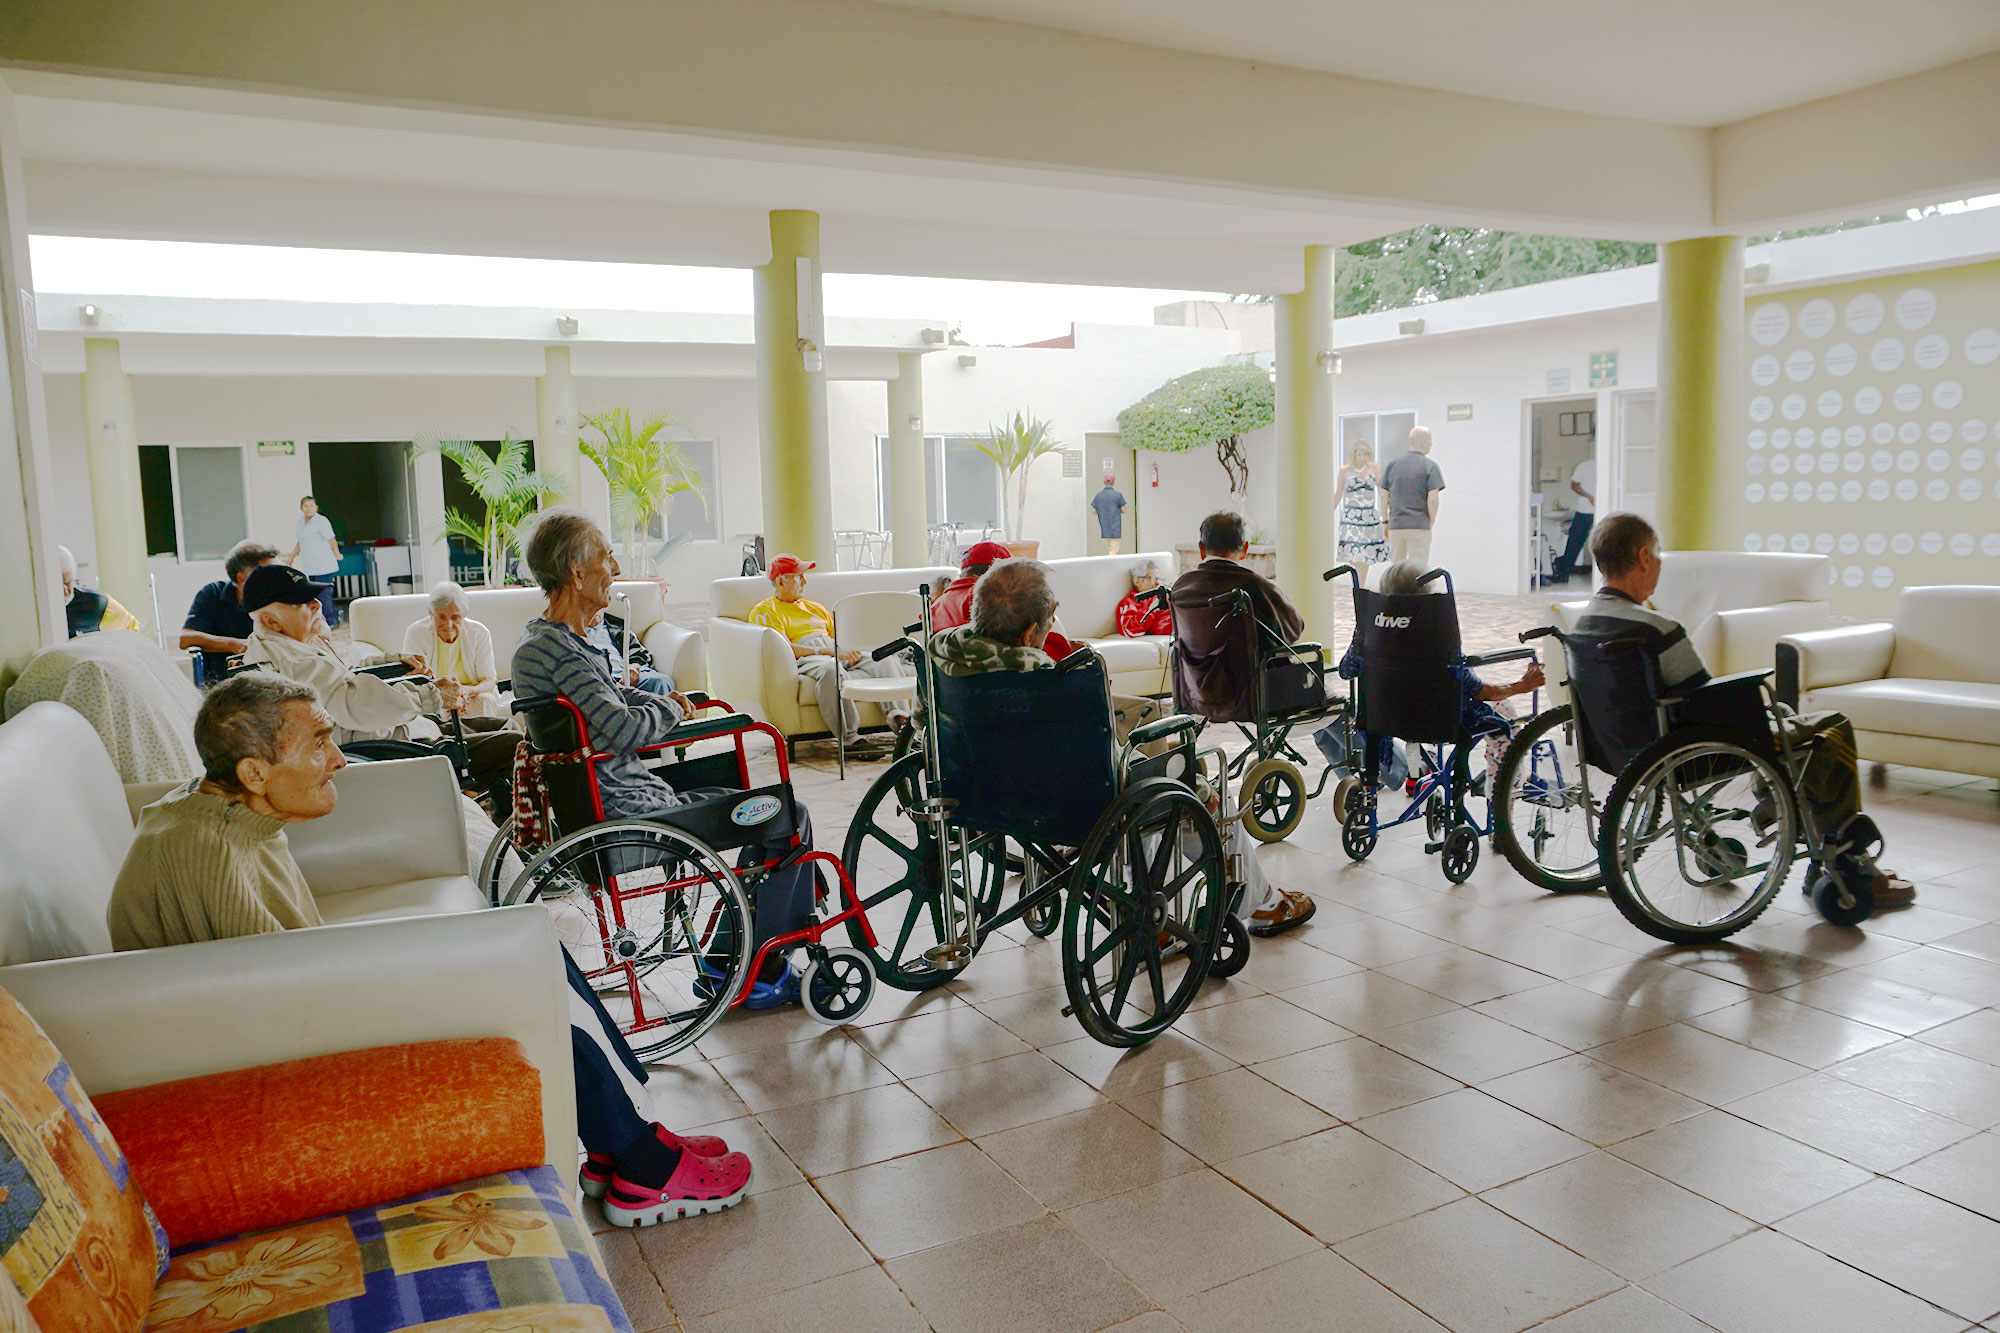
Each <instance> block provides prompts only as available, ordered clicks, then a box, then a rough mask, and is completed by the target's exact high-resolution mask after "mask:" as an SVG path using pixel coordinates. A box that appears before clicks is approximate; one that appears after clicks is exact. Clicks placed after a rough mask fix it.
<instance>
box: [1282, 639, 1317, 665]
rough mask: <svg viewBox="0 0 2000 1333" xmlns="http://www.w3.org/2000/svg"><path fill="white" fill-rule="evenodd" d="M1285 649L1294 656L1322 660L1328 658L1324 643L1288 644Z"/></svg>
mask: <svg viewBox="0 0 2000 1333" xmlns="http://www.w3.org/2000/svg"><path fill="white" fill-rule="evenodd" d="M1285 651H1286V652H1288V653H1290V654H1291V655H1292V656H1293V657H1310V658H1316V659H1318V660H1320V661H1325V660H1326V645H1325V644H1323V643H1294V644H1289V645H1287V646H1286V648H1285Z"/></svg>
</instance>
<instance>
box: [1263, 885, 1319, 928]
mask: <svg viewBox="0 0 2000 1333" xmlns="http://www.w3.org/2000/svg"><path fill="white" fill-rule="evenodd" d="M1318 910H1319V904H1318V903H1316V902H1314V901H1313V900H1312V899H1311V898H1309V897H1307V896H1306V895H1305V894H1303V893H1294V892H1293V891H1292V890H1290V889H1280V890H1279V891H1278V901H1277V902H1275V903H1272V904H1271V905H1270V906H1269V907H1265V908H1260V909H1259V910H1257V911H1255V912H1252V913H1251V914H1250V933H1251V934H1252V935H1256V936H1260V937H1268V936H1271V935H1282V934H1284V933H1285V932H1286V931H1288V930H1294V929H1296V928H1298V927H1299V926H1303V925H1304V924H1305V923H1306V922H1308V921H1310V920H1312V918H1313V913H1314V912H1317V911H1318Z"/></svg>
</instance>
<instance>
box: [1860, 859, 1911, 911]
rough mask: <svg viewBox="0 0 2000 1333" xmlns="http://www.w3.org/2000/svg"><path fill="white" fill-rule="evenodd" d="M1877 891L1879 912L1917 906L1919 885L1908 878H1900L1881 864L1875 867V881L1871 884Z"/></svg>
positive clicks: (1876, 904) (1876, 901)
mask: <svg viewBox="0 0 2000 1333" xmlns="http://www.w3.org/2000/svg"><path fill="white" fill-rule="evenodd" d="M1871 887H1872V888H1873V889H1874V893H1875V910H1876V911H1877V912H1895V911H1900V910H1901V909H1903V908H1905V907H1912V906H1915V904H1916V901H1917V886H1916V885H1914V884H1912V883H1910V881H1908V880H1907V879H1900V878H1898V877H1897V876H1895V875H1892V874H1890V873H1889V872H1888V871H1886V870H1884V869H1882V868H1881V867H1880V866H1877V867H1875V882H1874V884H1873V885H1872V886H1871Z"/></svg>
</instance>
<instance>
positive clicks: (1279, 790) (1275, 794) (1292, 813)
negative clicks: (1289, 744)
mask: <svg viewBox="0 0 2000 1333" xmlns="http://www.w3.org/2000/svg"><path fill="white" fill-rule="evenodd" d="M1241 790H1242V797H1243V801H1242V807H1243V827H1244V830H1245V831H1246V832H1248V833H1249V834H1250V836H1251V837H1253V838H1255V839H1256V840H1257V841H1259V842H1283V841H1284V840H1285V839H1286V838H1287V837H1289V836H1290V835H1291V832H1292V830H1293V829H1295V828H1297V827H1298V826H1299V821H1300V820H1301V819H1304V818H1305V814H1306V780H1305V777H1304V775H1303V774H1301V773H1300V772H1299V770H1298V766H1297V765H1296V764H1293V763H1291V762H1289V761H1287V760H1284V759H1279V758H1277V757H1276V756H1272V757H1270V758H1267V759H1260V760H1258V761H1257V762H1256V763H1254V764H1252V765H1250V769H1249V771H1248V772H1246V773H1244V775H1243V786H1242V789H1241Z"/></svg>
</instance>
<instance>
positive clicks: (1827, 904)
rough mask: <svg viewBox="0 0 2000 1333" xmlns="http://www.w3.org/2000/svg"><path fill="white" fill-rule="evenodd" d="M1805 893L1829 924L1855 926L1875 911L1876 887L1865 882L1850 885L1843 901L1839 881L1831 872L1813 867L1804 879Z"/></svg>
mask: <svg viewBox="0 0 2000 1333" xmlns="http://www.w3.org/2000/svg"><path fill="white" fill-rule="evenodd" d="M1806 896H1807V897H1809V898H1811V899H1812V905H1813V907H1814V909H1815V910H1816V911H1818V912H1819V914H1820V915H1821V916H1823V917H1825V918H1826V920H1827V923H1828V924H1829V925H1835V926H1858V925H1860V924H1861V923H1862V922H1863V921H1866V920H1867V919H1868V918H1869V917H1871V916H1873V915H1875V890H1874V888H1873V887H1872V886H1870V885H1868V884H1861V885H1857V886H1855V887H1852V888H1850V889H1849V890H1848V892H1847V893H1846V894H1845V895H1844V896H1845V898H1846V901H1844V902H1843V901H1842V897H1843V895H1842V893H1841V891H1840V882H1839V881H1838V880H1836V879H1834V877H1833V876H1831V875H1829V874H1827V873H1826V872H1825V871H1824V870H1821V869H1820V868H1819V867H1818V866H1814V867H1813V872H1812V877H1811V878H1810V879H1809V880H1808V881H1807V882H1806Z"/></svg>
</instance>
